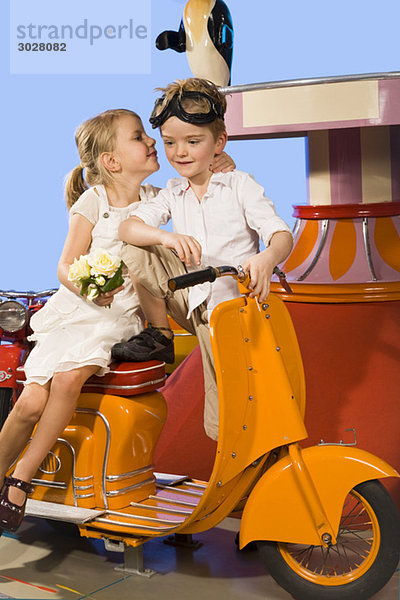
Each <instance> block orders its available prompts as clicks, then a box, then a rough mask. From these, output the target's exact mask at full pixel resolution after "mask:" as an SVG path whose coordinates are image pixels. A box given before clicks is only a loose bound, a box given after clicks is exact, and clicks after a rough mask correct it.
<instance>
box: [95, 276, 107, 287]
mask: <svg viewBox="0 0 400 600" xmlns="http://www.w3.org/2000/svg"><path fill="white" fill-rule="evenodd" d="M95 282H96V283H97V285H100V286H102V285H104V284H105V282H106V278H105V277H103V275H98V276H97V277H96V279H95Z"/></svg>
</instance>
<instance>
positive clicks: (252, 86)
mask: <svg viewBox="0 0 400 600" xmlns="http://www.w3.org/2000/svg"><path fill="white" fill-rule="evenodd" d="M398 77H400V72H399V71H389V72H387V73H359V74H354V75H333V76H332V77H308V78H305V79H283V80H282V81H266V82H264V83H247V84H243V85H232V86H229V87H220V88H219V90H220V92H222V93H223V94H236V93H240V92H253V91H257V90H270V89H274V88H286V87H298V86H304V85H319V84H322V83H342V82H346V81H348V82H350V81H368V80H369V79H396V78H398Z"/></svg>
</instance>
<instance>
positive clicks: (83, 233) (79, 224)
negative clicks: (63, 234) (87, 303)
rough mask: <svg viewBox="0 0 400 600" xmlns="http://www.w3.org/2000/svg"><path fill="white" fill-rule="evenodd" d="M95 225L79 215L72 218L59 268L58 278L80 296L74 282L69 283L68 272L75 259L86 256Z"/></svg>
mask: <svg viewBox="0 0 400 600" xmlns="http://www.w3.org/2000/svg"><path fill="white" fill-rule="evenodd" d="M92 229H93V225H92V223H91V222H90V221H88V219H86V217H84V216H83V215H80V214H79V213H77V214H74V215H72V216H71V218H70V223H69V230H68V233H67V238H66V240H65V244H64V248H63V251H62V253H61V257H60V260H59V262H58V267H57V277H58V279H59V280H60V282H61V283H62V284H63V285H64V286H65V287H66V288H68V289H69V290H71V292H74V294H77V295H78V296H79V288H77V287H76V286H75V285H74V284H73V283H72V281H68V271H69V267H70V265H72V263H73V262H74V259H75V258H79V257H80V256H81V254H86V253H87V251H88V250H89V247H90V244H91V241H92Z"/></svg>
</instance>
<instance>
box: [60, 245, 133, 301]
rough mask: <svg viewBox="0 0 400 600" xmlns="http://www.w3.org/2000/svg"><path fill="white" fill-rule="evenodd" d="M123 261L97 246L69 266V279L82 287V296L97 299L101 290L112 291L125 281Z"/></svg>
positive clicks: (104, 291)
mask: <svg viewBox="0 0 400 600" xmlns="http://www.w3.org/2000/svg"><path fill="white" fill-rule="evenodd" d="M122 266H123V262H122V260H121V259H120V257H119V256H114V255H113V254H110V253H109V252H107V250H104V249H103V248H95V249H94V250H92V252H91V253H90V254H87V255H82V256H80V257H79V258H75V260H74V262H73V263H72V265H71V266H70V267H69V271H68V280H69V281H72V282H73V283H74V284H75V285H76V287H78V288H81V291H80V294H81V296H86V299H87V300H90V301H93V300H95V299H96V298H97V297H98V296H99V294H100V293H101V292H103V293H106V292H111V291H112V290H115V288H117V287H119V286H120V285H122V284H123V283H124V279H123V277H122Z"/></svg>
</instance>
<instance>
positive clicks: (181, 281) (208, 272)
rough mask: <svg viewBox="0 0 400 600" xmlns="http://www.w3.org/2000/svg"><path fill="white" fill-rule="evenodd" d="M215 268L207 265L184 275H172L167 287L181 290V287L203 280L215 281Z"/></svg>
mask: <svg viewBox="0 0 400 600" xmlns="http://www.w3.org/2000/svg"><path fill="white" fill-rule="evenodd" d="M216 271H217V270H216V269H214V267H207V268H206V269H202V270H201V271H192V272H190V273H186V275H179V276H178V277H173V278H172V279H170V280H169V281H168V287H169V289H170V290H171V291H172V292H175V291H176V290H182V289H183V288H187V287H192V286H193V285H198V284H199V283H204V282H205V281H215V280H216V278H217V272H216Z"/></svg>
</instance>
